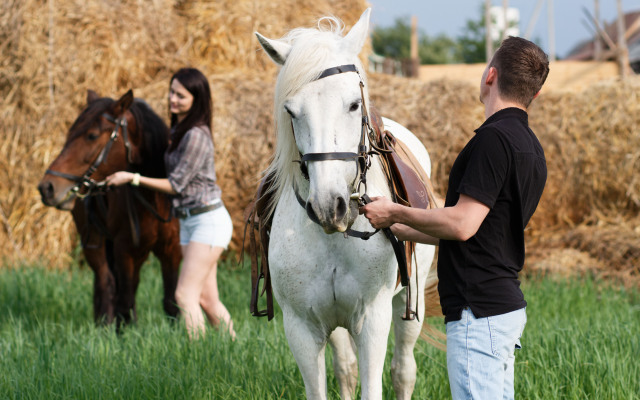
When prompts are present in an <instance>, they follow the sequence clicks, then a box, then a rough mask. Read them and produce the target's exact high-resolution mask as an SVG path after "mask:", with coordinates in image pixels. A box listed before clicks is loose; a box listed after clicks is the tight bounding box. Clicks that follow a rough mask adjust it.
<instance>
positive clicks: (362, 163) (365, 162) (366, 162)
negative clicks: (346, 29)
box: [292, 64, 388, 240]
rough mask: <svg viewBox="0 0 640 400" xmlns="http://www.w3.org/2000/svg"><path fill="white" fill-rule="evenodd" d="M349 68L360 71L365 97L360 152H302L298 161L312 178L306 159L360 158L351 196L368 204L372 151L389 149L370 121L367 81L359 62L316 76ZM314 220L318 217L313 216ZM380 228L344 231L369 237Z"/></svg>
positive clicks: (331, 69) (351, 70)
mask: <svg viewBox="0 0 640 400" xmlns="http://www.w3.org/2000/svg"><path fill="white" fill-rule="evenodd" d="M345 72H355V73H356V74H358V77H359V78H360V95H361V99H362V105H361V109H362V124H361V126H362V129H361V132H360V142H359V144H358V152H357V153H353V152H325V153H307V154H304V155H303V154H301V155H300V159H299V160H295V161H294V162H298V163H300V171H301V173H302V176H303V177H304V178H305V179H306V180H309V173H308V169H307V165H306V163H308V162H312V161H329V160H343V161H349V160H354V161H356V164H357V167H358V173H357V174H356V177H355V179H354V181H353V184H352V188H353V190H354V191H353V193H352V194H351V196H350V200H354V201H357V202H358V204H359V205H364V204H365V203H366V201H365V197H364V196H361V195H360V188H361V187H362V186H364V193H366V192H367V171H368V170H369V168H370V167H371V158H370V157H371V155H380V153H384V152H388V151H387V150H385V149H381V148H379V147H378V146H376V145H375V143H376V141H375V138H374V132H373V129H372V128H371V124H370V122H369V114H368V112H367V105H366V103H365V96H364V82H363V80H362V77H361V76H360V73H359V72H358V69H357V68H356V66H355V65H353V64H347V65H340V66H338V67H332V68H327V69H325V70H324V71H322V73H321V74H320V76H319V77H318V78H316V80H319V79H322V78H326V77H328V76H332V75H337V74H342V73H345ZM292 129H293V127H292ZM367 138H368V139H369V148H367V140H366V139H367ZM294 193H295V195H296V199H297V201H298V203H299V204H300V205H301V206H302V208H305V209H306V202H305V201H304V200H303V199H302V197H300V195H299V194H298V191H297V190H296V188H295V187H294ZM312 220H314V219H313V218H312ZM314 222H316V223H318V222H319V221H317V220H314ZM378 231H379V229H377V230H376V231H374V232H361V231H356V230H352V229H351V228H349V229H347V230H346V231H345V232H344V235H345V237H347V236H353V237H357V238H360V239H364V240H367V239H369V238H370V237H371V236H373V235H375V234H376V233H377V232H378Z"/></svg>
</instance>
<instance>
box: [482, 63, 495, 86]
mask: <svg viewBox="0 0 640 400" xmlns="http://www.w3.org/2000/svg"><path fill="white" fill-rule="evenodd" d="M497 78H498V70H497V69H496V67H489V71H487V78H486V79H485V80H484V83H485V84H487V85H491V84H493V83H495V81H496V79H497Z"/></svg>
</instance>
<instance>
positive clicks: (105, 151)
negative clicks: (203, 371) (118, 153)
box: [45, 113, 131, 202]
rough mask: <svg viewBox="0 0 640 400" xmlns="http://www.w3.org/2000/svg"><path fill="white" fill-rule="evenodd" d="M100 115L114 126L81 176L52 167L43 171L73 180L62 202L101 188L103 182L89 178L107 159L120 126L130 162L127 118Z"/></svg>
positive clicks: (82, 196) (87, 194)
mask: <svg viewBox="0 0 640 400" xmlns="http://www.w3.org/2000/svg"><path fill="white" fill-rule="evenodd" d="M102 117H103V118H105V119H106V120H107V121H109V122H112V123H113V124H115V127H114V128H113V131H112V132H111V135H110V137H109V141H108V142H107V144H106V145H105V146H104V147H103V148H102V150H101V151H100V153H99V154H98V156H97V157H96V159H95V160H94V161H93V163H92V164H91V165H90V166H89V168H88V169H87V170H86V171H85V173H84V174H82V175H81V176H78V175H72V174H67V173H65V172H60V171H54V170H52V169H48V170H46V171H45V174H49V175H54V176H59V177H61V178H65V179H68V180H70V181H72V182H75V185H74V186H73V187H72V188H71V189H70V190H69V191H68V192H67V197H66V198H65V199H64V200H63V201H62V202H64V201H66V200H68V199H69V198H70V197H71V196H73V195H75V196H77V197H79V198H81V199H82V198H85V197H87V196H90V195H92V194H96V193H97V192H99V191H101V190H103V188H104V183H103V182H96V181H95V180H94V179H93V178H91V175H93V173H94V172H96V170H97V169H98V167H99V166H100V164H102V163H103V162H105V160H106V159H107V156H108V155H109V152H110V151H111V147H112V146H113V143H114V142H115V141H116V140H117V138H118V132H119V131H120V128H122V138H123V141H124V147H125V150H126V153H127V160H128V161H129V162H131V160H130V159H131V143H130V142H129V134H128V131H127V119H126V118H125V117H124V116H122V117H119V118H114V117H112V116H111V115H109V114H107V113H104V114H102ZM82 188H86V190H85V191H84V192H81V189H82Z"/></svg>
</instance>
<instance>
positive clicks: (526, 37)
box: [524, 0, 544, 40]
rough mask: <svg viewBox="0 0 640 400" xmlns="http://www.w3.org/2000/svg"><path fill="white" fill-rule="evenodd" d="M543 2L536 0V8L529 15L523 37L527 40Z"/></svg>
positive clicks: (542, 0) (529, 37)
mask: <svg viewBox="0 0 640 400" xmlns="http://www.w3.org/2000/svg"><path fill="white" fill-rule="evenodd" d="M543 2H544V0H538V2H537V3H536V8H535V9H534V11H533V15H532V16H531V19H530V20H529V24H528V25H527V30H526V31H525V33H524V38H525V39H527V40H530V39H531V34H532V33H533V28H534V27H535V25H536V21H537V20H538V16H539V15H540V9H541V8H542V3H543Z"/></svg>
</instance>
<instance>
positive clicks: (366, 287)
mask: <svg viewBox="0 0 640 400" xmlns="http://www.w3.org/2000/svg"><path fill="white" fill-rule="evenodd" d="M369 15H370V10H369V9H368V10H366V11H365V12H364V14H363V15H362V17H361V18H360V20H359V21H358V23H357V24H356V25H355V26H354V27H353V28H352V29H351V31H350V32H349V33H348V34H347V35H346V36H344V37H342V35H341V29H340V25H339V24H338V23H337V21H336V20H335V19H328V21H329V22H330V23H331V28H332V30H329V31H327V30H322V29H319V30H316V29H297V30H294V31H292V32H291V33H290V34H289V36H287V37H286V38H284V39H281V40H271V39H267V38H265V37H263V36H261V35H260V34H257V36H258V39H259V41H260V43H261V45H262V47H263V48H264V49H265V51H266V52H267V53H268V54H269V56H270V57H271V58H272V59H273V60H274V61H275V62H276V63H278V64H280V65H282V68H281V71H280V74H279V76H278V83H277V86H276V98H275V118H276V121H277V143H276V154H275V156H274V161H273V162H272V164H271V165H270V167H269V169H268V170H267V172H273V173H275V174H276V181H275V189H274V192H275V194H274V203H273V208H272V212H273V225H272V229H271V241H270V246H269V264H270V271H271V279H272V284H273V290H274V295H275V296H276V299H277V301H278V303H279V304H280V307H281V308H282V312H283V319H284V328H285V333H286V336H287V340H288V342H289V346H290V348H291V351H292V352H293V355H294V357H295V359H296V362H297V363H298V366H299V368H300V371H301V373H302V376H303V379H304V383H305V388H306V393H307V398H309V399H325V398H326V396H327V393H326V370H325V358H324V350H325V347H326V344H327V342H328V341H329V342H330V343H331V345H332V347H333V350H334V368H335V370H336V371H335V373H336V377H337V379H338V381H339V383H340V386H341V395H342V397H343V398H351V396H352V395H353V392H354V390H355V383H356V376H357V375H356V374H357V367H356V365H355V359H356V358H355V355H354V350H355V349H354V345H355V347H357V354H358V364H359V367H360V369H359V370H360V371H359V372H360V380H361V392H362V398H365V399H381V398H382V370H383V364H384V358H385V352H386V347H387V339H388V335H389V329H390V326H391V321H392V319H393V321H394V332H395V336H396V347H395V351H394V357H393V360H392V374H393V385H394V389H395V390H396V395H397V397H398V398H400V399H405V398H406V399H408V398H410V397H411V393H412V392H413V387H414V384H415V379H416V378H415V375H416V363H415V360H414V357H413V347H414V345H415V342H416V340H417V338H418V336H419V333H420V330H421V326H422V322H420V321H422V316H423V314H424V294H423V293H424V286H425V281H426V278H427V274H428V271H429V268H430V266H431V263H432V260H433V255H434V248H433V246H426V245H418V246H417V250H416V253H415V255H416V259H417V273H416V271H415V260H414V273H413V276H412V278H411V289H412V298H413V299H414V302H413V303H414V304H413V307H415V300H416V299H417V300H418V302H419V304H418V309H417V311H418V318H419V320H414V321H403V320H402V319H401V317H402V315H403V313H404V307H405V300H404V299H405V290H404V289H402V288H401V287H396V279H397V263H396V259H395V256H394V252H393V250H392V247H391V244H390V242H389V241H388V240H387V238H386V237H385V236H384V235H383V234H382V233H379V234H376V235H374V236H373V237H371V238H370V239H369V240H367V241H364V240H361V239H357V238H352V237H350V238H348V239H346V238H345V237H344V236H343V235H342V234H341V233H339V232H343V231H344V230H346V229H347V228H348V227H349V226H350V225H351V228H352V229H356V230H360V231H372V230H373V228H372V227H371V225H370V224H369V223H368V221H367V220H366V218H364V217H363V216H358V211H357V206H356V205H355V202H353V201H350V200H349V196H350V195H351V194H352V192H353V191H354V190H357V188H354V187H353V184H354V182H355V180H356V177H357V167H356V163H355V162H354V161H351V160H350V161H340V160H333V161H316V162H310V163H309V164H308V170H309V178H310V179H309V181H308V182H307V181H306V180H305V179H304V178H303V177H302V175H301V173H300V170H299V167H298V164H296V163H293V162H292V161H293V160H296V159H299V157H300V154H306V153H320V152H357V147H358V142H359V139H360V129H361V108H360V107H361V106H362V96H361V93H360V87H359V82H360V79H361V78H362V79H363V80H364V81H365V101H366V102H367V104H368V92H367V91H366V77H365V76H364V70H363V68H362V65H361V64H360V62H359V60H358V53H359V52H360V50H361V48H362V45H363V43H364V41H365V40H366V37H367V35H368V24H369ZM336 27H337V28H336ZM345 64H355V65H356V66H357V67H358V71H360V75H359V74H357V73H354V72H346V73H341V74H337V75H332V76H329V77H326V78H323V79H319V80H316V78H317V77H318V76H319V74H320V73H321V72H322V71H323V70H325V69H327V68H331V67H335V66H339V65H345ZM384 123H385V127H386V128H387V129H388V130H390V131H391V132H392V133H393V134H394V135H396V136H397V137H398V138H399V139H400V140H402V141H404V142H405V143H407V144H408V145H409V147H410V148H411V149H413V150H414V151H415V155H416V157H417V159H418V160H419V161H420V162H421V164H422V166H423V168H424V169H425V171H427V173H429V172H430V170H431V166H430V160H429V155H428V153H427V151H426V149H424V147H423V145H422V144H421V143H420V141H419V140H418V139H417V138H416V137H415V136H414V135H413V134H412V133H411V132H409V131H408V130H407V129H405V128H403V127H402V126H401V125H399V124H397V123H396V122H394V121H391V120H388V119H385V120H384ZM294 138H295V140H293V139H294ZM294 187H295V188H297V191H298V193H299V195H300V197H302V199H304V200H306V202H307V208H308V209H310V210H311V211H312V212H313V213H315V215H316V216H317V218H318V220H319V221H320V224H321V225H318V224H316V223H314V222H312V221H311V219H309V216H308V215H307V211H306V210H305V209H303V208H302V207H301V206H300V205H299V204H298V202H297V200H296V197H295V193H294ZM363 191H364V187H361V188H360V192H361V193H362V192H363ZM367 194H369V195H370V196H379V195H384V196H389V194H390V193H389V188H388V187H387V184H386V180H385V178H384V176H383V173H382V169H381V168H380V164H379V161H378V159H377V157H373V159H372V166H371V169H370V170H369V172H368V173H367ZM416 277H417V278H416ZM343 328H344V329H343ZM345 329H346V331H345ZM347 331H348V333H349V334H350V336H349V334H347Z"/></svg>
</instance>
